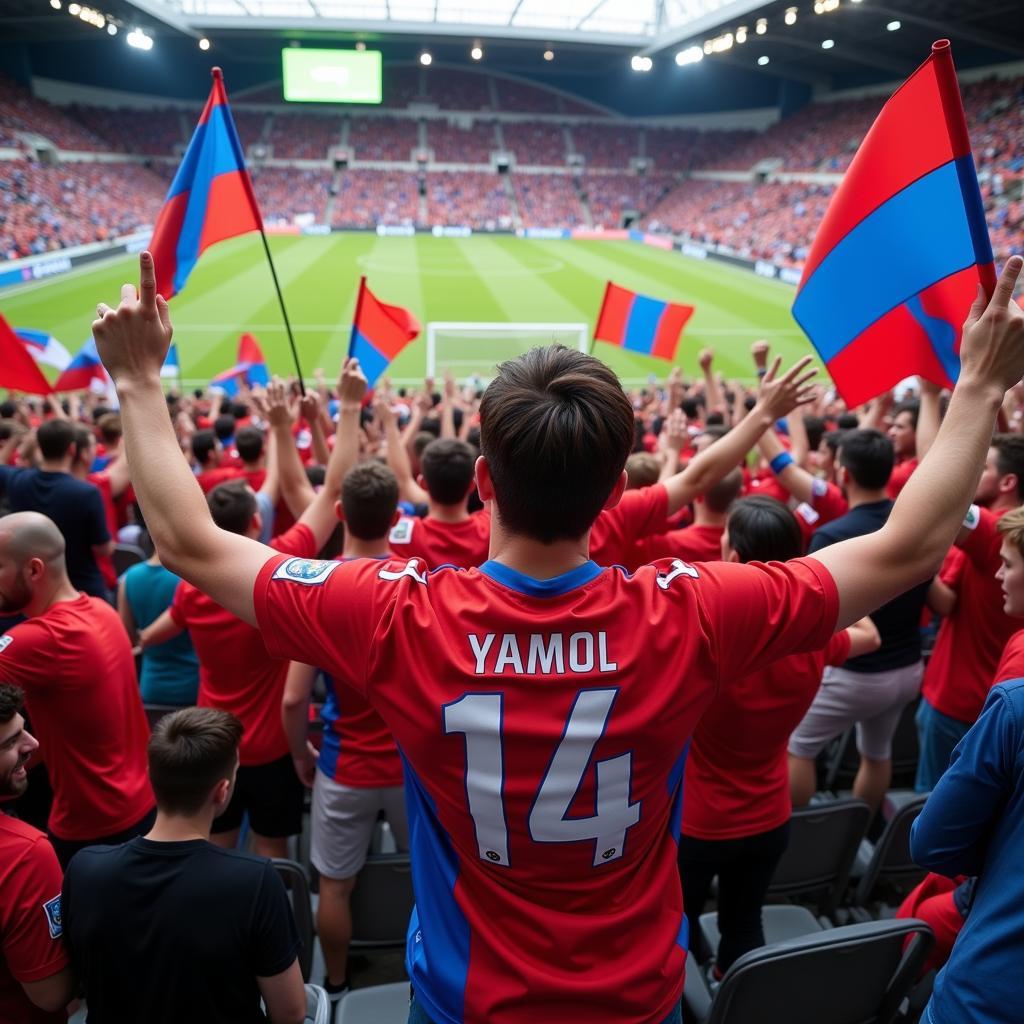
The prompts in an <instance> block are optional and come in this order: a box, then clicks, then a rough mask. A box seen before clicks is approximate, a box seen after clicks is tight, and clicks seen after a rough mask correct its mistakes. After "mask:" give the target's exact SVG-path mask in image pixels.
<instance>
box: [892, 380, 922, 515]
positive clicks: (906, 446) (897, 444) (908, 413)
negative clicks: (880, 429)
mask: <svg viewBox="0 0 1024 1024" xmlns="http://www.w3.org/2000/svg"><path fill="white" fill-rule="evenodd" d="M920 411H921V403H920V402H918V401H917V400H916V399H914V398H911V399H908V400H907V401H905V402H900V404H899V405H897V406H896V408H895V409H894V410H893V416H892V424H891V425H890V427H889V440H890V441H892V447H893V451H894V452H895V453H896V465H895V466H894V467H893V471H892V476H891V477H890V478H889V488H888V490H889V497H890V498H892V499H893V500H894V501H895V500H896V498H897V497H898V496H899V493H900V491H902V490H903V488H904V486H905V484H906V482H907V481H908V480H909V479H910V474H911V473H913V472H914V470H915V469H917V418H918V415H919V413H920Z"/></svg>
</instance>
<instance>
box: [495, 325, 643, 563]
mask: <svg viewBox="0 0 1024 1024" xmlns="http://www.w3.org/2000/svg"><path fill="white" fill-rule="evenodd" d="M634 419H635V416H634V412H633V406H632V404H631V403H630V401H629V398H627V397H626V394H625V392H623V390H622V385H621V384H620V383H619V379H618V377H616V376H615V374H614V373H613V372H612V370H611V369H609V367H607V366H606V365H605V364H604V363H602V362H601V361H600V360H599V359H595V358H594V357H593V356H589V355H586V354H584V353H582V352H577V351H575V350H573V349H569V348H566V347H565V346H563V345H551V346H546V347H543V348H534V349H531V350H530V351H529V352H527V353H526V354H525V355H523V356H520V357H519V358H518V359H512V360H509V361H508V362H505V363H502V364H501V365H500V366H499V367H498V375H497V376H496V377H495V378H494V380H492V381H491V383H490V385H489V386H488V388H487V390H486V391H485V392H484V397H483V399H482V401H481V403H480V447H481V450H482V453H483V455H484V457H485V458H486V459H487V464H488V468H489V470H490V475H491V480H492V481H493V483H494V490H495V497H496V499H497V506H498V515H499V516H500V518H501V522H502V525H503V526H504V527H505V528H506V529H508V530H510V531H511V532H513V533H519V534H523V535H525V536H527V537H531V538H533V539H534V540H539V541H542V542H543V543H551V542H553V541H556V540H575V539H578V538H580V537H582V536H583V535H584V534H585V533H586V532H587V530H589V529H590V527H591V526H592V525H593V524H594V520H595V519H597V516H598V513H600V511H601V509H602V507H603V506H604V504H605V502H606V501H607V500H608V498H609V496H610V495H611V493H612V490H613V489H614V487H615V485H616V483H618V480H619V477H620V476H621V474H622V468H623V466H624V465H625V464H626V458H627V457H628V456H629V453H630V452H631V451H632V448H633V422H634Z"/></svg>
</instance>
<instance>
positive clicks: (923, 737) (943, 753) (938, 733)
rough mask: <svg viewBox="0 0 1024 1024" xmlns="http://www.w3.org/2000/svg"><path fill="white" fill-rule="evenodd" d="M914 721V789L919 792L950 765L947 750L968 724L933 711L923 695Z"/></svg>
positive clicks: (928, 789)
mask: <svg viewBox="0 0 1024 1024" xmlns="http://www.w3.org/2000/svg"><path fill="white" fill-rule="evenodd" d="M914 721H915V722H917V739H918V744H919V746H920V748H921V753H920V755H919V757H918V761H917V778H916V779H915V780H914V789H916V790H917V792H918V793H930V792H931V791H932V790H933V789H934V788H935V784H936V783H937V782H938V781H939V779H940V778H942V776H943V774H944V773H945V771H946V769H947V768H948V767H949V757H950V754H952V753H953V748H954V747H955V746H956V745H957V744H958V743H959V742H960V741H961V740H962V739H963V738H964V736H965V735H966V733H967V730H968V729H970V725H969V724H968V723H967V722H961V721H959V719H956V718H950V717H949V715H944V714H943V713H942V712H941V711H936V710H935V708H933V707H932V706H931V704H929V703H928V701H926V700H924V699H923V698H922V700H921V703H920V704H919V705H918V706H917V713H916V714H915V715H914Z"/></svg>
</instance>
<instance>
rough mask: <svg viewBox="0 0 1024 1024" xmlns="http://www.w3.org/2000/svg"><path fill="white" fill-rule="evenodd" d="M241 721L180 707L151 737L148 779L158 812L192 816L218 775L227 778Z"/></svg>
mask: <svg viewBox="0 0 1024 1024" xmlns="http://www.w3.org/2000/svg"><path fill="white" fill-rule="evenodd" d="M241 739H242V723H241V722H240V721H239V720H238V719H237V718H235V716H234V715H232V714H231V713H230V712H227V711H220V710H218V709H217V708H182V709H181V711H175V712H172V713H171V714H169V715H165V716H164V717H163V718H161V719H160V721H159V722H157V724H156V726H155V727H154V729H153V735H152V736H150V738H149V781H150V782H151V783H152V786H153V792H154V794H155V795H156V802H157V804H158V806H159V807H160V810H161V811H165V812H167V813H169V814H195V813H196V812H197V811H198V810H199V809H200V808H201V807H202V806H203V804H204V803H206V801H207V799H208V798H209V795H210V791H211V790H212V789H213V787H214V786H216V785H217V783H218V782H220V781H221V779H229V778H231V773H232V771H233V770H234V767H235V759H236V758H237V756H238V744H239V743H240V742H241Z"/></svg>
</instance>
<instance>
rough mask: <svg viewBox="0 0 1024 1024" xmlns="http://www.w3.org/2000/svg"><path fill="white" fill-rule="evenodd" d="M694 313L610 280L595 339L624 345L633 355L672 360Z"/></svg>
mask: <svg viewBox="0 0 1024 1024" xmlns="http://www.w3.org/2000/svg"><path fill="white" fill-rule="evenodd" d="M693 311H694V307H693V306H684V305H682V304H681V303H679V302H664V301H662V300H661V299H652V298H650V297H649V296H647V295H639V294H637V292H631V291H630V290H629V289H628V288H623V287H621V286H620V285H617V284H612V282H611V281H609V282H608V284H607V285H606V286H605V290H604V301H603V302H602V303H601V312H600V313H598V315H597V326H596V327H595V328H594V339H595V340H596V341H607V342H610V343H611V344H612V345H620V346H621V347H622V348H625V349H628V350H629V351H630V352H639V353H641V354H642V355H645V356H654V357H655V358H657V359H668V360H672V359H675V357H676V349H677V348H678V347H679V339H680V338H681V337H682V334H683V328H684V327H685V326H686V323H687V321H688V320H689V319H690V317H691V316H693Z"/></svg>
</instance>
